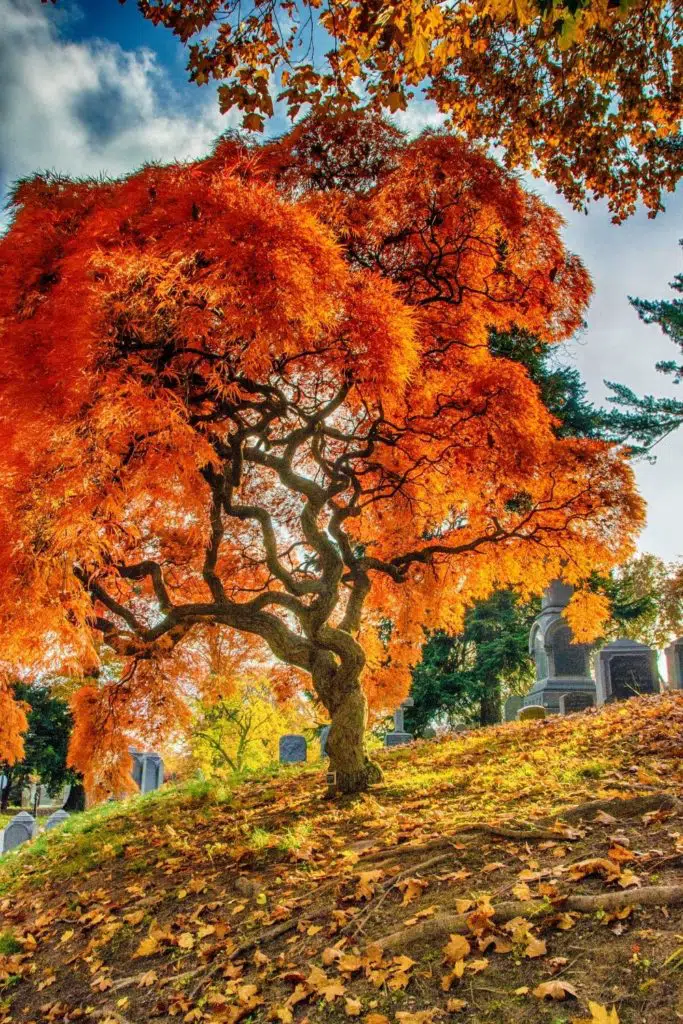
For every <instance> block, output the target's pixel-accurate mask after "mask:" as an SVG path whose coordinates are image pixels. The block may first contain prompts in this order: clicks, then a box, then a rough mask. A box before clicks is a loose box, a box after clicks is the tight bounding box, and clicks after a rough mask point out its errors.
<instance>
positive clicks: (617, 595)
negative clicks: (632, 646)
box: [601, 554, 683, 651]
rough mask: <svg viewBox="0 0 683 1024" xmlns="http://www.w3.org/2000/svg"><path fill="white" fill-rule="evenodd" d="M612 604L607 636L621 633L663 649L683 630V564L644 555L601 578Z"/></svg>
mask: <svg viewBox="0 0 683 1024" xmlns="http://www.w3.org/2000/svg"><path fill="white" fill-rule="evenodd" d="M601 586H602V588H603V590H604V591H605V593H606V594H607V596H608V597H609V598H610V601H611V605H612V614H611V621H610V622H609V624H608V627H607V630H606V633H605V635H606V637H607V639H610V640H614V639H616V638H617V637H620V636H626V637H630V638H631V639H632V640H639V641H640V642H641V643H645V644H649V645H650V646H651V647H654V648H655V650H660V651H661V650H663V649H664V648H665V647H666V646H667V644H670V643H671V641H672V640H674V639H676V637H679V636H680V635H681V633H682V632H683V564H681V563H680V562H665V561H664V560H663V559H662V558H658V557H657V556H656V555H650V554H644V555H639V556H638V557H637V558H633V559H630V560H629V561H628V562H626V563H625V564H624V565H622V566H619V567H618V568H617V569H614V570H613V571H612V573H611V574H610V576H609V577H608V578H607V579H605V580H603V581H601Z"/></svg>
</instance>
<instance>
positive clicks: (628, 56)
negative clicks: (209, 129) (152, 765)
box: [138, 0, 683, 219]
mask: <svg viewBox="0 0 683 1024" xmlns="http://www.w3.org/2000/svg"><path fill="white" fill-rule="evenodd" d="M138 8H139V9H140V11H141V12H142V14H143V15H144V17H146V18H148V19H149V20H151V21H152V22H153V23H154V24H157V25H165V26H166V27H167V28H169V29H171V30H172V31H173V32H174V33H175V35H176V36H178V37H179V38H180V39H181V40H182V42H183V43H185V44H188V46H189V62H188V71H189V74H190V78H191V80H192V81H193V82H195V83H197V84H198V85H204V84H206V83H207V82H209V81H210V80H211V79H215V80H217V81H218V82H219V83H221V84H220V85H219V88H218V96H219V101H220V106H221V110H223V111H227V110H230V109H232V108H234V107H237V108H238V109H240V110H242V111H244V125H245V127H247V128H249V129H255V130H257V131H260V130H262V129H263V126H264V120H265V118H268V117H272V116H273V113H274V106H273V97H274V93H275V92H276V91H277V85H276V82H279V87H280V88H279V95H278V99H279V100H280V101H282V102H283V103H284V104H286V106H287V110H288V112H289V114H290V116H291V117H295V116H296V115H297V113H298V111H299V110H300V109H301V107H302V106H304V105H310V106H311V107H312V108H313V109H314V110H315V109H318V108H322V109H324V110H332V111H335V112H337V113H339V112H343V111H346V110H348V109H349V108H351V107H353V106H356V105H358V104H359V103H360V102H361V97H362V102H364V103H366V104H368V105H369V106H370V107H372V108H374V109H376V110H390V111H392V112H393V111H397V110H405V109H406V106H407V103H408V101H409V99H410V98H411V97H412V96H413V95H414V93H415V90H416V89H417V90H419V91H420V92H423V93H424V95H425V96H426V97H427V98H429V99H432V100H434V101H435V103H436V104H437V106H438V108H439V110H440V111H441V112H442V113H443V114H444V115H445V117H446V119H447V121H448V123H449V125H450V126H452V127H453V128H455V129H456V130H457V131H458V133H459V134H461V135H462V136H463V137H465V138H467V139H468V140H470V141H472V142H476V143H485V144H487V145H490V146H491V147H498V149H499V150H502V151H503V152H504V154H505V160H506V164H507V166H509V167H521V168H525V169H529V168H532V169H534V171H535V172H536V173H541V174H544V175H545V177H546V178H548V179H549V180H550V181H552V182H553V184H554V185H555V186H556V187H557V188H558V189H559V190H560V192H562V193H563V194H564V195H565V196H566V198H567V199H568V200H569V201H570V202H571V203H573V204H574V205H575V206H580V205H581V204H582V202H583V201H584V198H585V196H586V193H593V194H594V195H595V196H598V197H601V196H602V197H607V199H608V200H609V203H610V206H611V208H612V209H613V210H614V213H615V219H621V218H623V217H624V216H626V215H628V214H629V213H632V212H633V210H634V209H635V206H636V204H637V202H639V201H641V202H643V203H644V204H645V205H647V206H648V207H649V208H650V210H651V211H652V213H654V212H655V211H656V210H658V209H661V208H662V206H661V194H662V192H663V191H667V190H669V191H671V190H673V188H674V187H675V184H676V182H677V181H678V180H679V178H680V176H681V174H682V173H683V160H681V151H682V149H683V141H682V136H681V101H680V88H681V85H680V79H681V67H682V66H683V63H682V61H683V48H682V46H681V37H682V34H683V13H682V12H681V7H680V5H679V4H677V3H672V2H671V0H621V2H609V3H601V2H598V0H586V2H582V3H578V2H576V0H557V2H555V3H548V2H547V0H526V2H524V3H519V2H517V0H495V2H492V3H491V2H487V0H473V2H471V3H467V4H463V3H437V2H434V0H391V2H387V0H347V2H345V3H336V2H333V0H300V2H298V3H295V2H293V0H262V2H259V3H255V4H250V5H245V4H243V3H242V2H241V0H138Z"/></svg>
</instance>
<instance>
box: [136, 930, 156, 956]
mask: <svg viewBox="0 0 683 1024" xmlns="http://www.w3.org/2000/svg"><path fill="white" fill-rule="evenodd" d="M158 949H159V941H158V939H155V938H153V937H152V936H151V935H150V936H148V937H147V938H146V939H143V940H142V942H141V943H140V945H139V946H138V948H137V949H136V950H135V952H134V953H133V959H134V960H135V959H136V957H140V956H152V954H153V953H156V952H157V951H158Z"/></svg>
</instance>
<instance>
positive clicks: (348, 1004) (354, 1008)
mask: <svg viewBox="0 0 683 1024" xmlns="http://www.w3.org/2000/svg"><path fill="white" fill-rule="evenodd" d="M344 1008H345V1010H346V1016H347V1017H360V1014H361V1010H362V1009H363V1004H362V1003H361V1001H360V999H349V998H348V996H347V998H346V999H345V1000H344Z"/></svg>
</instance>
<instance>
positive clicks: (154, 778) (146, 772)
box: [129, 747, 164, 793]
mask: <svg viewBox="0 0 683 1024" xmlns="http://www.w3.org/2000/svg"><path fill="white" fill-rule="evenodd" d="M129 753H130V756H131V757H132V758H133V768H132V771H131V775H132V776H133V782H134V783H135V785H136V786H137V787H138V789H139V790H140V792H141V793H152V792H153V791H154V790H155V789H158V788H159V786H160V785H161V784H162V782H163V781H164V762H163V760H162V758H161V757H160V755H159V754H155V753H152V752H144V751H141V750H135V749H134V748H133V747H130V748H129Z"/></svg>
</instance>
